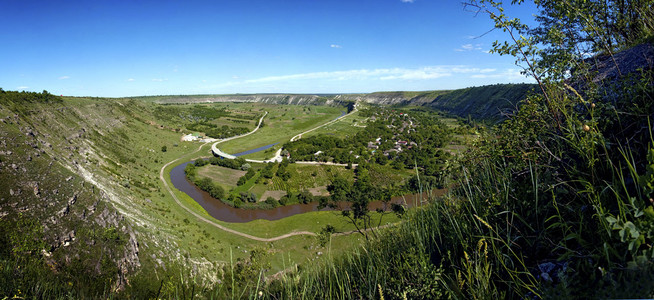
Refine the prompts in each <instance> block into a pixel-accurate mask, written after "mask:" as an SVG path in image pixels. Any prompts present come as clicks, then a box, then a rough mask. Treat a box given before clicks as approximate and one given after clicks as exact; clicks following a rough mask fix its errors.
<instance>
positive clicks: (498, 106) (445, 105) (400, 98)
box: [356, 84, 536, 120]
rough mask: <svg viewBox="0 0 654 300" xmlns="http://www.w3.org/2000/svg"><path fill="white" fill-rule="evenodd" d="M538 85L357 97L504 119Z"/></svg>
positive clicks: (379, 93) (382, 103)
mask: <svg viewBox="0 0 654 300" xmlns="http://www.w3.org/2000/svg"><path fill="white" fill-rule="evenodd" d="M535 87H536V85H534V84H496V85H487V86H479V87H470V88H465V89H458V90H445V91H425V92H376V93H371V94H364V95H361V96H359V97H356V98H357V99H359V100H362V101H364V102H367V103H373V104H379V105H420V106H428V107H432V108H435V109H438V110H442V111H446V112H449V113H451V114H454V115H457V116H460V117H468V116H470V117H472V118H475V119H491V120H499V119H503V118H504V117H503V114H504V113H506V112H510V111H513V110H516V108H517V104H518V101H520V100H522V99H524V98H525V96H526V95H527V94H528V93H529V92H530V91H531V90H533V89H534V88H535Z"/></svg>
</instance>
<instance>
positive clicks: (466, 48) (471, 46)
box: [454, 44, 483, 52]
mask: <svg viewBox="0 0 654 300" xmlns="http://www.w3.org/2000/svg"><path fill="white" fill-rule="evenodd" d="M481 46H482V44H463V45H461V47H459V48H457V49H454V51H458V52H467V51H473V50H476V51H482V52H483V49H482V47H481Z"/></svg>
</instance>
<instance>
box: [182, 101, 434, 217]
mask: <svg viewBox="0 0 654 300" xmlns="http://www.w3.org/2000/svg"><path fill="white" fill-rule="evenodd" d="M345 114H346V113H345V112H344V111H343V112H342V114H341V115H340V116H339V117H338V118H336V119H335V120H337V119H340V118H341V117H343V116H344V115H345ZM317 128H319V127H317ZM317 128H314V129H317ZM312 130H313V129H312ZM310 131H311V130H310ZM307 132H309V131H307ZM277 144H278V143H275V144H270V145H266V146H263V147H259V148H256V149H251V150H247V151H244V152H240V153H236V154H234V156H242V155H246V154H251V153H255V152H259V151H263V150H266V149H269V148H270V147H273V146H275V145H277ZM190 163H193V161H188V162H185V163H183V164H180V165H178V166H176V167H174V168H173V169H172V170H171V171H170V180H171V182H172V183H173V186H174V187H175V188H177V189H178V190H180V191H182V192H184V193H186V194H187V195H189V196H190V197H191V198H193V200H195V201H196V202H197V203H198V204H200V206H202V207H203V208H204V209H205V210H206V211H207V213H209V215H210V216H212V217H214V218H215V219H217V220H220V221H224V222H233V223H244V222H250V221H253V220H258V219H265V220H270V221H273V220H279V219H283V218H286V217H290V216H293V215H297V214H302V213H307V212H312V211H317V210H318V203H317V202H312V203H309V204H291V205H284V206H278V207H276V208H273V209H240V208H234V207H232V206H229V205H227V204H225V203H223V202H222V201H220V200H219V199H216V198H213V197H211V196H210V195H209V193H207V192H205V191H203V190H201V189H200V188H198V187H197V186H195V184H193V183H192V182H190V181H189V180H188V179H187V178H186V174H184V168H185V167H186V165H188V164H190ZM443 193H444V190H435V191H434V192H433V193H431V195H429V194H427V193H423V194H422V195H420V194H410V195H405V196H398V197H393V198H391V202H392V203H398V204H406V205H407V206H409V207H412V206H417V205H420V199H427V198H428V197H429V196H438V195H442V194H443ZM383 205H384V204H383V203H382V202H381V201H374V202H371V203H370V205H369V208H370V209H371V210H375V209H378V208H382V207H383ZM323 210H328V209H326V208H325V209H323Z"/></svg>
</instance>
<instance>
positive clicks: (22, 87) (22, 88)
mask: <svg viewBox="0 0 654 300" xmlns="http://www.w3.org/2000/svg"><path fill="white" fill-rule="evenodd" d="M29 88H30V87H29V86H24V85H22V86H19V87H17V88H16V89H17V90H26V89H29Z"/></svg>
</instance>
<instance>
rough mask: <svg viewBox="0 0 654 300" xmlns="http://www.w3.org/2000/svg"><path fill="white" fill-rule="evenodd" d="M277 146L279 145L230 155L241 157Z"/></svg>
mask: <svg viewBox="0 0 654 300" xmlns="http://www.w3.org/2000/svg"><path fill="white" fill-rule="evenodd" d="M277 144H279V143H274V144H270V145H265V146H261V147H259V148H254V149H250V150H247V151H243V152H239V153H236V154H232V155H234V156H236V157H239V156H243V155H248V154H252V153H255V152H259V151H263V150H268V149H270V148H271V147H272V146H275V145H277Z"/></svg>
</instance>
